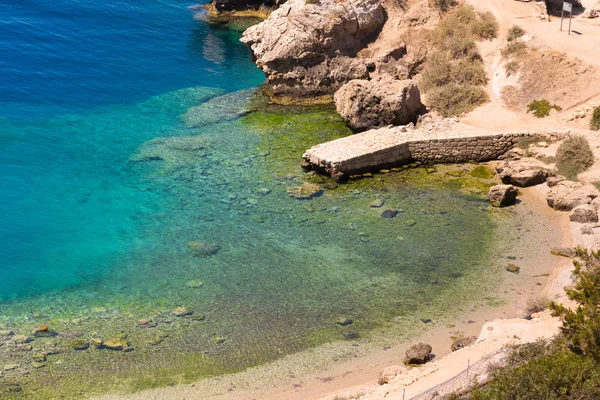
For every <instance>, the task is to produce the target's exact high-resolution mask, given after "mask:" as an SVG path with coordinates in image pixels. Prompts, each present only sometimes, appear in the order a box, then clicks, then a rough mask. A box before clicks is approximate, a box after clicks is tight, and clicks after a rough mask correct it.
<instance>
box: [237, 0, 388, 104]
mask: <svg viewBox="0 0 600 400" xmlns="http://www.w3.org/2000/svg"><path fill="white" fill-rule="evenodd" d="M384 22H385V12H384V9H383V7H382V6H381V4H380V3H379V0H346V1H343V2H339V1H336V0H310V1H307V0H289V1H287V2H286V3H285V4H284V5H282V6H281V7H280V8H279V9H277V10H276V11H274V12H273V13H272V14H271V15H270V16H269V18H268V19H267V20H265V21H263V22H261V23H260V24H257V25H255V26H252V27H250V28H249V29H247V30H246V31H245V32H244V35H243V37H242V39H241V41H242V42H244V43H245V44H246V45H248V46H249V47H250V49H251V51H252V53H253V56H254V59H255V62H256V65H257V66H258V67H259V68H260V69H262V70H263V71H264V72H265V74H266V77H267V82H266V86H267V89H268V91H269V92H270V93H271V94H272V95H273V97H274V98H279V99H288V100H289V99H293V100H301V99H307V100H311V101H314V100H315V98H317V99H318V98H320V97H321V98H322V97H328V98H329V100H330V99H331V96H332V95H333V93H335V91H336V90H337V89H339V88H340V86H342V85H343V84H344V83H346V82H348V81H350V80H352V79H366V78H368V76H369V72H368V65H369V61H368V60H365V59H361V58H357V57H356V55H357V53H358V52H359V51H360V50H361V49H363V48H364V47H365V46H366V45H367V44H368V43H369V42H370V41H371V40H373V38H374V37H375V36H376V35H377V33H378V32H379V31H380V29H381V28H382V26H383V24H384Z"/></svg>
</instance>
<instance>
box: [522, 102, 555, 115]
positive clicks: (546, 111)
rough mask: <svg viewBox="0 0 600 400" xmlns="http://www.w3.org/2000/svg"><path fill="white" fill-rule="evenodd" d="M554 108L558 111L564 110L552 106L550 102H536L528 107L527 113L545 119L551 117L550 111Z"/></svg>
mask: <svg viewBox="0 0 600 400" xmlns="http://www.w3.org/2000/svg"><path fill="white" fill-rule="evenodd" d="M553 108H554V109H555V110H556V111H560V110H562V108H561V107H560V106H557V105H556V104H550V102H549V101H548V100H534V101H532V102H531V103H529V105H527V112H532V113H533V115H535V116H536V117H538V118H544V117H547V116H548V115H550V110H552V109H553Z"/></svg>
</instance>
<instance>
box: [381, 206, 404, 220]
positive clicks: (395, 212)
mask: <svg viewBox="0 0 600 400" xmlns="http://www.w3.org/2000/svg"><path fill="white" fill-rule="evenodd" d="M399 212H400V211H399V210H396V209H395V208H389V209H387V210H385V211H383V212H382V213H381V216H382V217H383V218H386V219H392V218H396V216H397V215H398V213H399Z"/></svg>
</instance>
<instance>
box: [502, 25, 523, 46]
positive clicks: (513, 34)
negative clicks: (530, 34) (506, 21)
mask: <svg viewBox="0 0 600 400" xmlns="http://www.w3.org/2000/svg"><path fill="white" fill-rule="evenodd" d="M524 34H525V30H524V29H523V28H521V27H520V26H519V25H513V26H511V27H510V29H509V30H508V34H507V35H506V40H507V41H509V42H512V41H514V40H518V39H521V37H522V36H523V35H524Z"/></svg>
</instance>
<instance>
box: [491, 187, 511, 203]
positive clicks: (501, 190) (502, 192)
mask: <svg viewBox="0 0 600 400" xmlns="http://www.w3.org/2000/svg"><path fill="white" fill-rule="evenodd" d="M488 199H489V200H490V204H491V205H492V206H494V207H503V206H510V205H512V204H515V202H516V200H517V189H515V188H514V186H512V185H496V186H492V187H491V188H490V191H489V192H488Z"/></svg>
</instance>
